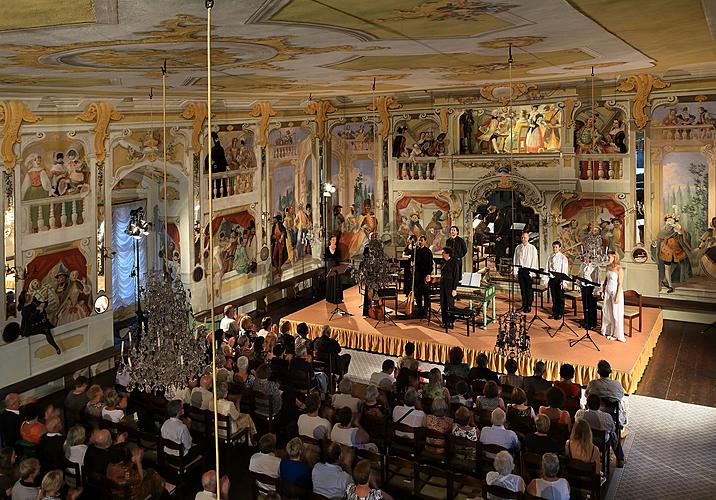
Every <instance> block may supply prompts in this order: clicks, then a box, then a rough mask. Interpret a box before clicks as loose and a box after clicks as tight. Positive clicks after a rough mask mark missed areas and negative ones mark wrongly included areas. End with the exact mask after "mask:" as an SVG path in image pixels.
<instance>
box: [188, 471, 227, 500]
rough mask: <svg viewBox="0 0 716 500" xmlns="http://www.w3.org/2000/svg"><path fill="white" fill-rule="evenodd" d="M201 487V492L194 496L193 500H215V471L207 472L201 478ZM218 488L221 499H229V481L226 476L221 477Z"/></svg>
mask: <svg viewBox="0 0 716 500" xmlns="http://www.w3.org/2000/svg"><path fill="white" fill-rule="evenodd" d="M201 487H202V488H203V490H202V491H200V492H199V493H197V494H196V496H195V497H194V500H213V499H215V498H216V471H215V470H210V471H207V472H205V473H204V474H203V475H202V476H201ZM219 488H220V490H221V498H229V492H230V490H231V481H229V477H228V476H222V478H221V485H220V486H219Z"/></svg>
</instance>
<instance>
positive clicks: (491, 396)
mask: <svg viewBox="0 0 716 500" xmlns="http://www.w3.org/2000/svg"><path fill="white" fill-rule="evenodd" d="M499 394H500V388H499V387H498V385H497V382H495V381H494V380H488V381H487V383H486V384H485V387H484V388H483V389H482V396H478V397H477V401H476V405H477V407H478V408H479V409H480V410H488V411H492V410H494V409H495V408H502V409H503V410H505V402H504V401H503V400H502V398H501V397H500V395H499Z"/></svg>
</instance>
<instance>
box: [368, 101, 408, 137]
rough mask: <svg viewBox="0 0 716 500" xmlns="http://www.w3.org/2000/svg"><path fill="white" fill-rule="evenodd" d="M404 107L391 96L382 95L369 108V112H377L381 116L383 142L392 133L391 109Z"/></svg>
mask: <svg viewBox="0 0 716 500" xmlns="http://www.w3.org/2000/svg"><path fill="white" fill-rule="evenodd" d="M402 107H403V105H402V104H400V103H399V102H398V100H397V99H393V97H391V96H385V95H381V96H378V97H376V98H375V99H373V104H371V105H370V106H368V111H377V112H378V115H380V136H381V137H382V138H383V140H386V139H387V138H388V134H389V132H390V113H389V112H388V111H389V110H391V109H399V108H402Z"/></svg>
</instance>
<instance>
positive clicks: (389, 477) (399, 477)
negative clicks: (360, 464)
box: [381, 455, 415, 498]
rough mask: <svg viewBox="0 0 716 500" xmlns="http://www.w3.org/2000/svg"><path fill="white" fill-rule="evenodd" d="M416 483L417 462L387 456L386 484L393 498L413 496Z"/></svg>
mask: <svg viewBox="0 0 716 500" xmlns="http://www.w3.org/2000/svg"><path fill="white" fill-rule="evenodd" d="M414 484H415V462H413V461H412V460H407V459H405V458H403V457H399V456H395V455H388V456H386V457H385V485H384V487H383V488H381V489H384V490H387V491H388V492H389V493H390V494H391V496H392V497H393V498H412V497H413V494H414Z"/></svg>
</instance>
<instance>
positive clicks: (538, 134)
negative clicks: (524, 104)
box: [526, 105, 545, 153]
mask: <svg viewBox="0 0 716 500" xmlns="http://www.w3.org/2000/svg"><path fill="white" fill-rule="evenodd" d="M527 121H528V122H529V128H528V130H527V141H526V143H527V152H528V153H539V152H541V151H544V145H545V142H544V132H543V126H544V115H543V114H542V113H540V112H539V106H537V105H534V106H532V110H531V111H530V113H529V115H527Z"/></svg>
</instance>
